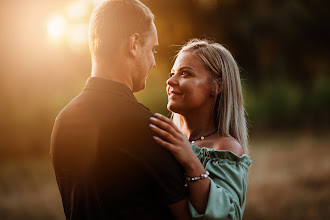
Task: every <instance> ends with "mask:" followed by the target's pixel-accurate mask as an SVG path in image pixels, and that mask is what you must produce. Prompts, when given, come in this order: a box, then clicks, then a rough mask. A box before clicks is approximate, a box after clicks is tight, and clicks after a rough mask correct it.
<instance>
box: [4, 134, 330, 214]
mask: <svg viewBox="0 0 330 220" xmlns="http://www.w3.org/2000/svg"><path fill="white" fill-rule="evenodd" d="M250 145H251V148H250V149H251V150H250V155H251V158H252V160H253V164H252V166H251V169H250V173H249V186H248V195H247V204H246V210H245V214H244V219H246V220H248V219H254V220H261V219H274V220H275V219H293V220H295V219H300V220H304V219H306V220H307V219H308V220H309V219H313V220H318V219H330V137H328V136H325V135H323V136H313V135H309V134H300V135H276V136H271V135H265V136H264V137H263V138H252V141H251V143H250ZM0 219H1V220H13V219H15V220H16V219H24V220H29V219H31V220H32V219H33V220H38V219H47V220H57V219H64V214H63V210H62V205H61V199H60V195H59V192H58V189H57V185H56V181H55V177H54V172H53V169H52V166H51V162H50V159H49V158H48V157H47V158H46V157H45V158H39V159H19V160H18V159H17V160H2V161H0Z"/></svg>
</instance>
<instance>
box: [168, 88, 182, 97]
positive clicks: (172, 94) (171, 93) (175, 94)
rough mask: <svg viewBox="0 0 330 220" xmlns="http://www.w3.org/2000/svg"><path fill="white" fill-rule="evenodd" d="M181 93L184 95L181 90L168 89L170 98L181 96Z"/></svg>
mask: <svg viewBox="0 0 330 220" xmlns="http://www.w3.org/2000/svg"><path fill="white" fill-rule="evenodd" d="M180 95H182V93H180V92H177V91H171V90H170V91H168V98H169V99H172V98H175V97H177V96H180Z"/></svg>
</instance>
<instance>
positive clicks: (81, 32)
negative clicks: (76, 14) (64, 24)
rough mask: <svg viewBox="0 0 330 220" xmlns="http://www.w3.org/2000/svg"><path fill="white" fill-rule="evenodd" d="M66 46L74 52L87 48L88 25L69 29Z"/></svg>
mask: <svg viewBox="0 0 330 220" xmlns="http://www.w3.org/2000/svg"><path fill="white" fill-rule="evenodd" d="M67 41H68V46H69V47H70V48H71V49H74V50H80V49H84V48H88V24H76V25H73V26H71V27H70V30H69V32H68V35H67Z"/></svg>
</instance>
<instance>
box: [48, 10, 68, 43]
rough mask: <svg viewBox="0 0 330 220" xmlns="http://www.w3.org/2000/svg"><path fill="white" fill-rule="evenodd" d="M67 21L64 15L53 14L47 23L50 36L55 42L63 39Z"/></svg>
mask: <svg viewBox="0 0 330 220" xmlns="http://www.w3.org/2000/svg"><path fill="white" fill-rule="evenodd" d="M66 27H67V23H66V20H65V18H64V17H63V16H61V15H53V16H52V17H51V18H50V19H49V21H48V24H47V30H48V36H49V38H50V40H52V41H54V42H59V41H61V40H62V39H63V38H64V36H65V32H66Z"/></svg>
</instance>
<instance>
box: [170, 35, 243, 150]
mask: <svg viewBox="0 0 330 220" xmlns="http://www.w3.org/2000/svg"><path fill="white" fill-rule="evenodd" d="M183 52H191V53H194V54H195V55H197V56H198V57H200V58H201V60H202V61H203V63H204V64H205V67H206V69H208V70H209V72H210V73H211V74H212V76H213V78H214V79H217V78H222V85H221V88H222V89H221V92H220V93H219V95H218V96H217V97H216V101H215V106H214V113H215V118H216V125H217V129H218V132H219V133H220V134H222V135H223V136H225V137H233V138H235V139H236V140H237V141H238V142H239V143H240V145H241V146H242V148H243V151H244V153H248V132H247V125H246V120H245V111H244V101H243V95H242V87H241V79H240V73H239V68H238V66H237V63H236V61H235V59H234V58H233V56H232V55H231V53H230V52H229V51H228V50H227V49H226V48H225V47H224V46H222V45H221V44H219V43H213V42H211V41H209V40H199V39H192V40H190V41H189V42H188V43H186V44H185V45H184V46H183V47H182V48H181V49H180V51H179V52H178V54H177V56H178V55H180V54H181V53H183ZM177 56H176V57H177ZM172 117H173V121H174V123H175V124H176V125H178V126H179V127H181V125H182V123H181V122H182V120H181V119H182V118H181V117H180V115H179V114H177V113H173V114H172Z"/></svg>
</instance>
